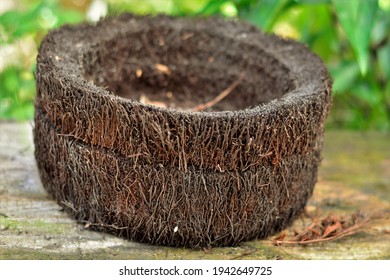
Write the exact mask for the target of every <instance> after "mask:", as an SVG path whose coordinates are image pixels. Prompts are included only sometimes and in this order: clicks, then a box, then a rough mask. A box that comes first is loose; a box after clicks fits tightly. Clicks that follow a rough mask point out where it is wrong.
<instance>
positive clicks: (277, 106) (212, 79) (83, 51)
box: [34, 14, 331, 247]
mask: <svg viewBox="0 0 390 280" xmlns="http://www.w3.org/2000/svg"><path fill="white" fill-rule="evenodd" d="M36 80H37V98H36V102H35V109H36V110H35V129H34V141H35V156H36V161H37V163H38V168H39V171H40V175H41V179H42V183H43V185H44V186H45V188H46V189H47V190H48V192H49V193H50V194H51V195H52V196H53V197H54V198H55V199H56V200H57V201H58V203H59V204H60V205H62V206H63V207H64V209H65V210H66V211H68V212H69V213H71V214H72V215H73V216H74V217H75V218H76V219H78V220H79V221H81V222H83V223H85V224H86V225H87V226H88V227H90V228H94V229H98V230H104V231H108V232H112V233H115V234H117V235H119V236H123V237H126V238H129V239H132V240H137V241H141V242H147V243H151V244H161V245H168V246H185V247H208V246H228V245H235V244H238V243H239V242H242V241H245V240H250V239H253V238H263V237H266V236H268V235H269V234H272V233H274V232H276V231H279V230H281V229H283V228H285V227H286V226H288V225H289V224H290V223H291V222H292V220H293V219H294V218H295V217H296V216H297V215H298V214H299V213H300V212H301V211H302V209H303V208H304V206H305V204H306V202H307V199H308V198H309V197H310V195H311V194H312V191H313V187H314V185H315V182H316V178H317V168H318V165H319V163H320V160H321V149H322V138H323V130H324V123H325V119H326V116H327V114H328V111H329V107H330V103H331V81H330V78H329V76H328V73H327V71H326V69H325V67H324V65H323V64H322V62H321V60H320V59H319V58H318V57H317V56H315V55H314V54H312V53H311V52H310V51H309V50H308V49H307V48H306V47H305V46H303V45H301V44H299V43H296V42H294V41H291V40H285V39H281V38H279V37H277V36H274V35H267V34H263V33H262V32H261V31H259V30H258V29H256V28H255V27H253V26H250V25H248V24H246V23H242V22H240V21H236V20H223V19H216V18H210V19H190V18H172V17H168V16H161V15H160V16H154V17H153V16H134V15H131V14H123V15H121V16H118V17H112V18H108V19H105V20H102V21H100V22H99V23H97V24H96V25H90V24H81V25H75V26H63V27H61V28H60V29H57V30H54V31H52V32H50V33H49V34H48V35H47V36H46V37H45V39H44V40H43V42H42V45H41V47H40V49H39V54H38V58H37V73H36ZM234 83H235V84H234ZM233 84H234V87H232V85H233ZM229 87H231V91H229V92H228V94H226V96H225V97H224V98H222V99H221V100H218V102H215V104H213V106H210V107H207V108H204V110H203V111H199V112H195V111H194V110H193V108H195V107H197V106H199V105H201V104H206V103H207V102H209V101H210V100H213V99H215V98H216V97H217V96H218V95H219V94H221V93H222V92H224V91H226V89H228V88H229ZM145 100H147V101H145ZM140 101H143V103H142V102H140ZM144 103H146V104H144ZM161 104H163V105H161ZM157 105H158V106H157ZM191 108H192V109H191Z"/></svg>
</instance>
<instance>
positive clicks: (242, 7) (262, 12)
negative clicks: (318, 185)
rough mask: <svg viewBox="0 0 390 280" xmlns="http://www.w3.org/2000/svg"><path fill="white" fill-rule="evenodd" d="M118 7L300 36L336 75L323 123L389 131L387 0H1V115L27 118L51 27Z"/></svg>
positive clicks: (389, 15) (95, 16)
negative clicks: (232, 21)
mask: <svg viewBox="0 0 390 280" xmlns="http://www.w3.org/2000/svg"><path fill="white" fill-rule="evenodd" d="M122 12H133V13H137V14H158V13H165V14H171V15H178V16H213V15H217V16H223V17H237V18H240V19H242V20H245V21H248V22H250V23H252V24H254V25H256V26H258V27H259V28H261V29H262V30H264V31H266V32H272V33H276V34H278V35H280V36H282V37H286V38H291V39H294V40H298V41H300V42H302V43H304V44H306V45H307V46H308V47H309V48H310V49H311V50H312V51H313V52H315V53H316V54H318V55H319V56H320V57H321V58H322V59H323V61H324V62H325V64H326V65H327V67H328V69H329V71H330V73H331V75H332V77H333V80H334V86H333V101H334V102H333V108H332V112H331V114H330V117H329V119H328V124H327V125H328V128H337V129H358V130H372V129H376V130H382V131H390V82H389V81H390V63H389V62H390V39H389V36H390V0H192V1H185V0H144V1H139V0H123V1H120V0H43V1H38V0H1V1H0V119H15V120H29V119H32V117H33V100H34V97H35V80H34V75H33V71H34V68H35V59H36V54H37V48H38V46H39V44H40V42H41V40H42V38H43V37H44V35H45V34H46V33H47V32H48V30H50V29H52V28H56V27H58V26H61V25H63V24H65V23H78V22H81V21H84V20H87V21H96V20H98V19H99V18H100V17H102V16H106V15H107V14H108V15H115V14H119V13H122Z"/></svg>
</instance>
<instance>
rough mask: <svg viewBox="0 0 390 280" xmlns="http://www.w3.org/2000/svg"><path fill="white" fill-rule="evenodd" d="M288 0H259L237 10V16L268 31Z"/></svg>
mask: <svg viewBox="0 0 390 280" xmlns="http://www.w3.org/2000/svg"><path fill="white" fill-rule="evenodd" d="M289 2H290V0H279V1H275V0H259V1H255V2H254V3H253V4H250V5H248V7H246V9H241V10H240V11H239V17H240V18H243V19H245V20H248V21H250V22H252V23H253V24H255V25H257V26H259V27H261V28H262V29H263V30H265V31H270V30H271V27H272V25H273V24H274V22H275V20H276V18H277V16H278V15H279V14H280V12H281V11H283V9H284V8H285V7H286V6H287V4H288V3H289Z"/></svg>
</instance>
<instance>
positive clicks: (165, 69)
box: [154, 63, 172, 75]
mask: <svg viewBox="0 0 390 280" xmlns="http://www.w3.org/2000/svg"><path fill="white" fill-rule="evenodd" d="M154 67H156V69H157V70H158V71H159V72H161V73H164V74H166V75H171V74H172V72H171V69H169V67H168V66H166V65H164V64H160V63H157V64H155V65H154Z"/></svg>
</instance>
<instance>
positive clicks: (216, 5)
mask: <svg viewBox="0 0 390 280" xmlns="http://www.w3.org/2000/svg"><path fill="white" fill-rule="evenodd" d="M226 2H228V0H210V1H208V2H207V3H206V5H204V7H203V8H202V9H200V10H199V11H197V12H196V15H213V14H217V13H218V12H219V11H220V9H221V6H222V5H223V4H225V3H226Z"/></svg>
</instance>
